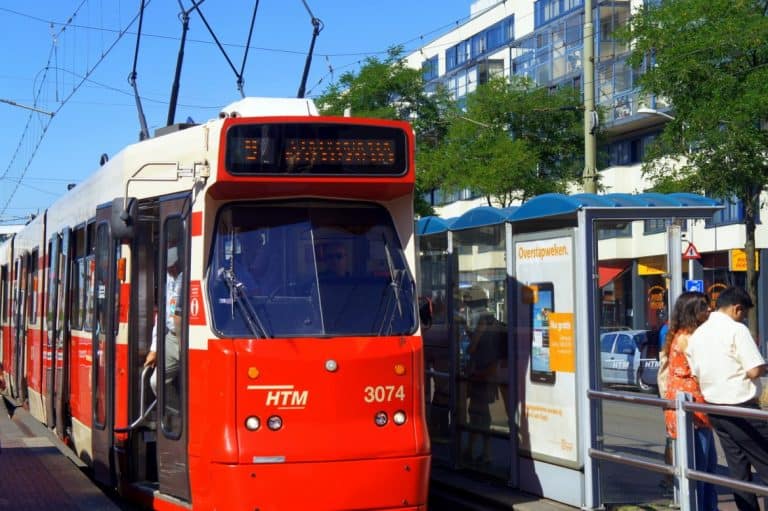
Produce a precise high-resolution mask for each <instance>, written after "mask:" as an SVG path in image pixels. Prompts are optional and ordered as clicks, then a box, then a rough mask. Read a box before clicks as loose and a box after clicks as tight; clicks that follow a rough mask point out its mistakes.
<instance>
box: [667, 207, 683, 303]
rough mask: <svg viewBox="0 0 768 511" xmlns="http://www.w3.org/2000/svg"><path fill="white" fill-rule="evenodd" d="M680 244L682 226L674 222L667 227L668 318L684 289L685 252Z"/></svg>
mask: <svg viewBox="0 0 768 511" xmlns="http://www.w3.org/2000/svg"><path fill="white" fill-rule="evenodd" d="M680 243H681V238H680V225H679V224H677V223H676V222H674V221H673V222H672V223H671V224H669V227H667V273H668V274H669V289H667V298H668V301H669V305H668V308H667V317H670V316H671V314H672V308H673V307H674V305H675V302H676V301H677V297H678V296H680V293H681V292H682V289H683V264H682V257H683V251H682V248H681V247H680Z"/></svg>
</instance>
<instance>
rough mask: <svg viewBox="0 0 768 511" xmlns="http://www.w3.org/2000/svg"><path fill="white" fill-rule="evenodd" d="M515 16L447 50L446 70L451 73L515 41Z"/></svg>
mask: <svg viewBox="0 0 768 511" xmlns="http://www.w3.org/2000/svg"><path fill="white" fill-rule="evenodd" d="M514 19H515V18H514V16H509V17H508V18H505V19H503V20H501V21H500V22H498V23H496V24H494V25H492V26H490V27H488V28H487V29H485V30H483V31H482V32H478V33H477V34H475V35H473V36H472V37H470V38H469V39H466V40H464V41H461V42H460V43H459V44H457V45H455V46H451V47H450V48H448V49H447V50H445V70H446V71H450V70H452V69H456V68H457V67H460V66H462V65H463V64H465V63H467V62H470V61H472V60H474V59H477V58H479V57H481V56H483V55H484V54H486V53H488V52H490V51H493V50H496V49H498V48H501V47H502V46H504V45H505V44H509V43H510V42H512V40H513V39H514V32H515V29H514V26H515V22H514Z"/></svg>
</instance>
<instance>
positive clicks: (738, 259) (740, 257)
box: [728, 248, 760, 271]
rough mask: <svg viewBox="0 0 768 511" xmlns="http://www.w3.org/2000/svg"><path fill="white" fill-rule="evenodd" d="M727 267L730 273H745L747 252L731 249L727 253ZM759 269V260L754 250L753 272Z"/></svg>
mask: <svg viewBox="0 0 768 511" xmlns="http://www.w3.org/2000/svg"><path fill="white" fill-rule="evenodd" d="M728 266H729V267H730V268H729V269H730V270H731V271H747V251H746V250H742V249H740V248H733V249H731V250H730V252H728ZM759 269H760V258H759V257H758V255H757V250H755V271H758V270H759Z"/></svg>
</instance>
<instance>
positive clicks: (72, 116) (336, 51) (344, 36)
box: [0, 0, 471, 224]
mask: <svg viewBox="0 0 768 511" xmlns="http://www.w3.org/2000/svg"><path fill="white" fill-rule="evenodd" d="M147 3H148V5H147V7H146V11H145V16H144V23H143V27H142V33H143V37H142V39H141V42H140V53H139V59H138V63H137V67H136V72H137V85H138V89H139V92H140V94H141V96H142V98H143V100H142V106H143V108H144V112H145V116H146V118H147V124H148V126H149V130H150V132H154V130H155V129H156V128H158V127H161V126H164V125H165V121H166V117H167V114H168V101H169V98H170V91H171V85H172V82H173V75H174V70H175V65H176V57H177V53H178V49H179V39H180V36H181V23H180V21H179V18H178V13H179V10H180V7H179V2H178V0H176V1H173V0H147ZM182 3H183V5H184V6H185V8H187V9H189V8H190V7H191V5H192V4H191V2H190V0H182ZM139 4H140V1H139V0H131V1H127V0H37V1H34V2H28V1H22V0H2V1H0V47H2V48H3V52H2V53H0V99H2V100H9V101H13V102H16V103H19V104H22V105H33V104H34V103H35V98H37V107H38V108H39V109H41V110H44V111H49V112H56V115H55V116H54V117H53V118H50V117H49V116H47V115H45V114H38V113H31V112H30V111H29V110H26V109H23V108H19V107H15V106H11V105H8V104H6V103H0V119H1V120H2V122H0V135H1V136H0V224H2V223H8V221H9V220H13V219H15V218H23V217H25V216H27V215H29V214H30V213H36V212H38V211H42V210H44V209H45V207H46V206H47V205H48V204H50V203H52V202H53V201H54V200H56V198H57V197H58V196H59V195H60V194H61V193H63V192H64V191H65V190H66V185H67V183H77V182H78V181H80V180H82V179H83V178H85V177H86V176H87V175H88V174H90V173H91V172H93V171H94V170H95V169H96V168H97V167H98V162H99V156H100V155H101V154H102V153H106V154H108V155H114V154H115V153H117V152H119V151H120V149H121V148H122V147H124V146H126V145H128V144H131V143H133V142H135V141H137V140H138V133H139V129H140V128H139V122H138V116H137V113H136V107H135V102H134V99H133V93H132V89H131V87H130V85H129V84H128V75H129V74H130V72H131V70H132V68H133V55H134V50H135V44H136V35H135V32H136V29H137V27H138V23H134V24H133V26H131V27H130V28H128V29H127V31H126V27H127V26H128V24H129V23H130V21H131V20H132V19H133V18H134V17H135V15H136V14H137V12H138V6H139ZM306 4H307V5H308V6H309V8H310V9H311V11H312V13H313V14H314V15H315V16H316V17H317V18H319V19H320V20H322V22H323V24H324V28H323V31H322V32H321V34H320V36H319V37H318V39H317V43H316V46H315V55H314V59H313V62H312V68H311V71H310V74H309V79H308V80H307V96H309V97H312V96H316V95H319V94H320V93H322V92H323V91H324V90H325V88H326V87H327V86H328V85H329V84H330V83H332V82H333V81H335V80H337V79H338V77H339V76H340V75H341V74H342V73H343V72H345V71H353V70H355V69H357V66H358V65H359V64H360V62H361V61H363V60H364V59H365V58H366V57H368V56H378V57H382V56H383V55H384V53H385V51H386V49H387V48H388V47H390V46H392V45H396V44H403V45H404V46H405V48H406V51H408V50H414V49H416V48H418V47H419V46H422V45H424V44H426V43H427V42H429V41H430V40H432V39H434V38H436V37H437V36H438V35H440V34H441V33H444V32H445V31H447V30H448V29H450V28H451V26H453V25H455V24H456V23H457V22H461V21H464V20H465V19H466V18H467V17H468V16H469V8H470V4H471V0H416V1H414V0H410V1H408V0H386V1H383V0H306ZM201 10H202V11H203V15H204V16H205V18H206V20H207V21H208V23H209V24H210V25H211V27H212V28H213V30H214V32H215V34H216V37H218V39H219V41H220V42H221V43H222V44H223V45H225V48H226V51H227V53H228V55H229V58H230V59H231V61H232V63H233V65H234V67H235V68H237V69H238V70H239V69H240V67H241V64H242V60H243V52H244V45H245V42H246V40H247V35H248V28H249V24H250V21H251V14H252V11H253V0H205V1H204V3H202V5H201ZM73 13H77V14H76V16H75V17H74V18H72V22H71V23H70V24H69V25H65V23H66V22H67V20H68V19H70V17H71V16H72V15H73ZM62 29H63V30H62ZM121 30H122V31H125V33H124V34H123V35H122V37H120V35H119V34H120V31H121ZM311 35H312V25H311V21H310V16H309V14H308V12H307V10H306V8H305V4H304V3H303V2H302V0H261V1H260V5H259V9H258V12H257V15H256V21H255V25H254V32H253V38H252V40H251V44H250V47H251V50H250V51H249V53H248V58H247V62H246V66H245V70H244V73H243V75H244V81H245V85H244V92H245V94H246V95H247V96H282V97H295V96H296V92H297V90H298V87H299V83H300V79H301V74H302V71H303V68H304V62H305V58H306V52H307V49H308V47H309V43H310V40H311ZM187 38H188V41H187V45H186V51H185V56H184V68H183V72H182V78H181V87H180V92H179V101H178V104H179V105H178V107H177V111H176V121H177V122H180V121H184V120H186V119H187V118H188V117H191V118H192V119H193V120H195V121H198V122H200V121H204V120H206V119H209V118H212V117H215V116H216V115H217V113H218V110H219V108H220V107H222V106H223V105H226V104H228V103H230V102H232V101H235V100H237V99H239V97H240V96H239V92H238V90H237V84H236V80H237V79H236V77H235V74H234V72H233V71H232V69H231V67H230V65H229V64H228V63H227V61H226V60H225V58H224V57H223V56H222V54H221V52H220V51H219V49H218V47H217V46H216V45H215V43H214V42H213V38H212V37H211V36H210V34H209V32H208V30H207V29H206V27H205V25H204V23H203V21H202V20H201V18H200V17H199V16H198V15H197V14H196V13H195V12H193V13H192V14H191V15H190V30H189V33H188V36H187ZM54 40H55V41H56V44H55V45H54V44H53V42H54ZM86 75H87V79H85V80H84V78H86ZM43 130H45V131H43ZM25 133H26V136H24V137H23V134H25ZM41 135H42V137H41Z"/></svg>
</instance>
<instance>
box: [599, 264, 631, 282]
mask: <svg viewBox="0 0 768 511" xmlns="http://www.w3.org/2000/svg"><path fill="white" fill-rule="evenodd" d="M630 264H632V263H631V262H630V261H610V262H604V263H600V264H598V266H597V274H598V276H599V278H598V287H605V286H607V285H608V284H610V283H611V282H613V281H614V280H615V279H616V277H618V276H619V275H621V274H622V273H624V271H625V270H627V269H628V268H629V265H630Z"/></svg>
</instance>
